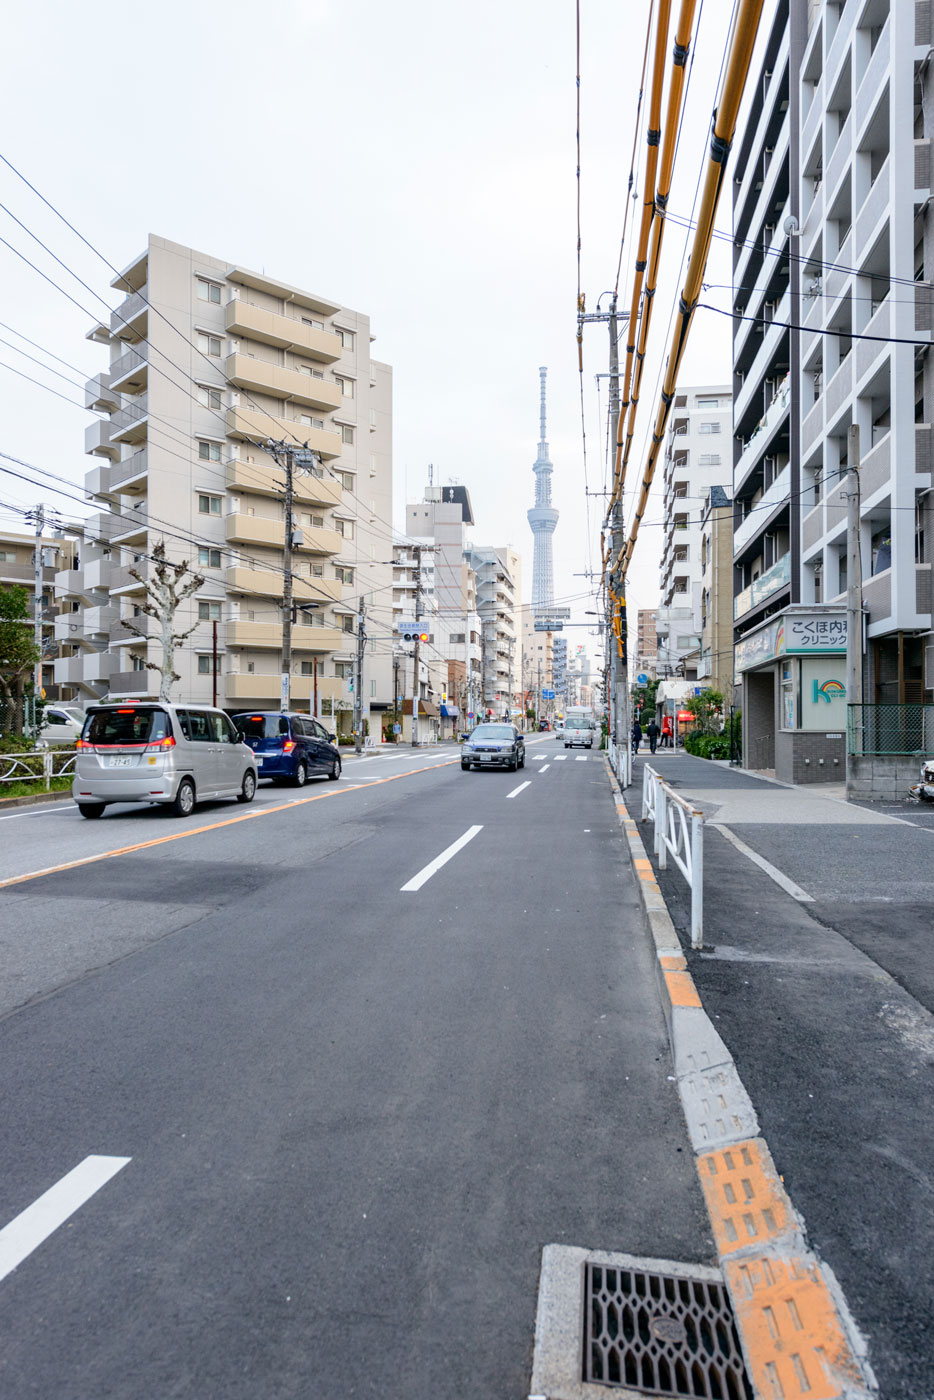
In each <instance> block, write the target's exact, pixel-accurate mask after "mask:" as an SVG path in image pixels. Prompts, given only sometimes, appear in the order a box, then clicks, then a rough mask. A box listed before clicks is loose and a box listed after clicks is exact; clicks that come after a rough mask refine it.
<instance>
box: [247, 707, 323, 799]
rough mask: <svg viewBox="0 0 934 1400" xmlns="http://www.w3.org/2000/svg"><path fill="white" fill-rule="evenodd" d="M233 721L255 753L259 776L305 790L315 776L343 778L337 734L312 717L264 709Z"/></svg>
mask: <svg viewBox="0 0 934 1400" xmlns="http://www.w3.org/2000/svg"><path fill="white" fill-rule="evenodd" d="M231 718H232V719H233V722H234V724H235V725H236V726H237V728H238V729H239V731H240V734H241V735H242V737H243V742H244V743H245V744H247V745H248V746H249V748H251V749H252V750H253V753H254V755H255V757H256V765H257V776H258V777H260V778H271V779H272V781H273V782H274V783H294V785H295V786H296V787H304V786H305V783H306V782H307V781H308V779H309V778H312V777H324V776H325V775H326V776H327V777H329V778H331V779H335V778H339V777H340V775H341V756H340V750H339V749H338V747H337V742H336V738H335V735H333V734H329V733H328V731H327V730H326V729H325V728H324V726H323V725H321V724H319V723H318V721H317V720H316V719H313V718H312V717H311V715H297V714H279V712H278V711H271V710H264V711H262V712H261V713H259V714H257V713H256V712H255V711H254V712H253V713H244V714H238V715H232V716H231Z"/></svg>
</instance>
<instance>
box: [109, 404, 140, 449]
mask: <svg viewBox="0 0 934 1400" xmlns="http://www.w3.org/2000/svg"><path fill="white" fill-rule="evenodd" d="M148 424H149V396H148V394H140V395H139V396H138V397H137V399H136V401H135V402H134V403H128V404H125V405H124V407H123V408H121V409H120V410H119V412H118V413H115V414H114V416H113V417H112V418H111V420H110V440H111V442H145V440H146V436H147V433H148V431H149V427H148Z"/></svg>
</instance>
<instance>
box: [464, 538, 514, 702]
mask: <svg viewBox="0 0 934 1400" xmlns="http://www.w3.org/2000/svg"><path fill="white" fill-rule="evenodd" d="M465 558H466V560H467V562H468V564H469V565H470V567H471V569H473V571H474V573H475V574H476V579H477V613H478V614H479V617H480V630H481V638H482V659H481V675H482V705H478V711H482V715H481V717H483V718H490V719H510V720H513V719H518V718H520V717H521V715H522V709H523V706H522V644H521V636H520V637H518V638H517V636H516V632H517V624H518V614H519V609H520V606H521V605H520V603H519V598H520V597H521V593H522V560H521V557H520V555H519V553H518V551H517V550H515V549H511V548H510V547H509V546H508V545H503V546H494V545H480V546H475V547H471V548H470V549H468V550H467V552H466V554H465Z"/></svg>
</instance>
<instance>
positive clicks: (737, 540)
mask: <svg viewBox="0 0 934 1400" xmlns="http://www.w3.org/2000/svg"><path fill="white" fill-rule="evenodd" d="M790 491H791V467H790V466H786V467H784V468H783V469H782V470H781V471H780V472H779V474H778V476H777V477H776V478H775V480H774V481H773V482H772V485H771V486H770V487H769V489H768V490H767V491H766V492H765V493H764V495H762V496H761V497H760V498H759V500H758V501H756V503H755V505H754V506H753V508H752V510H751V511H750V513H749V515H747V517H746V519H745V520H744V521H743V523H742V525H740V527H739V529H738V530H736V531H735V532H734V534H733V556H734V558H735V557H736V556H738V555H739V554H740V553H741V552H742V550H743V549H745V547H746V545H747V544H748V543H749V541H750V540H753V539H755V537H756V535H758V534H761V532H762V531H763V530H764V529H765V528H766V526H767V525H768V524H769V520H770V517H771V514H772V511H773V510H774V509H775V507H776V506H779V505H781V504H782V502H783V501H786V500H787V499H788V496H789V493H790Z"/></svg>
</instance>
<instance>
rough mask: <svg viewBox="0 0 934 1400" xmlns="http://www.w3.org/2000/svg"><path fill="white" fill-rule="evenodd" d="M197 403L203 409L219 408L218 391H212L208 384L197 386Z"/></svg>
mask: <svg viewBox="0 0 934 1400" xmlns="http://www.w3.org/2000/svg"><path fill="white" fill-rule="evenodd" d="M198 402H199V403H203V404H204V406H205V408H220V407H221V391H220V389H212V388H211V386H210V385H209V384H199V385H198Z"/></svg>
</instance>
